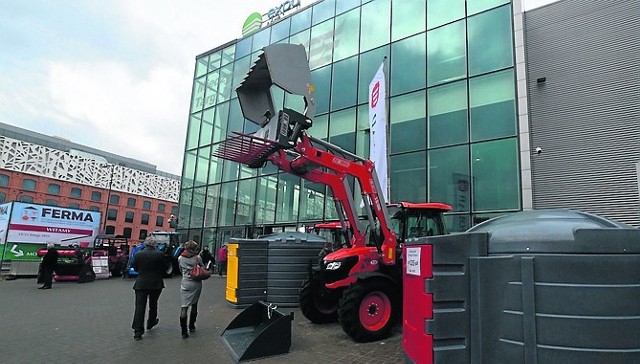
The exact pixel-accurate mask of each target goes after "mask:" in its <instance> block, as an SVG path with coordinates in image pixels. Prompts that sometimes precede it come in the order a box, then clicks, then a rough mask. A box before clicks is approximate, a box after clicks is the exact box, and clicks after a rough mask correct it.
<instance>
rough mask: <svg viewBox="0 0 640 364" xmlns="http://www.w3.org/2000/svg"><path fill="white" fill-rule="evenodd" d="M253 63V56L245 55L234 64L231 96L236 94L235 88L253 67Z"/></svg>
mask: <svg viewBox="0 0 640 364" xmlns="http://www.w3.org/2000/svg"><path fill="white" fill-rule="evenodd" d="M260 53H262V52H260ZM251 64H252V62H251V58H250V57H244V58H242V59H239V60H237V61H236V63H235V64H234V65H233V85H232V86H231V87H232V90H231V94H232V96H231V97H235V96H236V91H235V90H236V88H237V87H238V86H240V83H242V80H244V77H245V76H246V75H247V72H249V67H251Z"/></svg>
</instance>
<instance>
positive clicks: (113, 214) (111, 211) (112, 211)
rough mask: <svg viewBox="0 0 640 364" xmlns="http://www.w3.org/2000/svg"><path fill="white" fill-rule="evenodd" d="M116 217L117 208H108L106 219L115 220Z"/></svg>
mask: <svg viewBox="0 0 640 364" xmlns="http://www.w3.org/2000/svg"><path fill="white" fill-rule="evenodd" d="M117 219H118V210H116V209H109V211H108V212H107V220H113V221H115V220H117Z"/></svg>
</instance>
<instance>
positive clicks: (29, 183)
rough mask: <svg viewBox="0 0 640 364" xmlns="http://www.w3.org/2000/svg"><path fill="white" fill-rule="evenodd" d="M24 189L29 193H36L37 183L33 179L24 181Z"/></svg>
mask: <svg viewBox="0 0 640 364" xmlns="http://www.w3.org/2000/svg"><path fill="white" fill-rule="evenodd" d="M22 189H23V190H28V191H35V189H36V181H34V180H32V179H28V178H27V179H24V180H22Z"/></svg>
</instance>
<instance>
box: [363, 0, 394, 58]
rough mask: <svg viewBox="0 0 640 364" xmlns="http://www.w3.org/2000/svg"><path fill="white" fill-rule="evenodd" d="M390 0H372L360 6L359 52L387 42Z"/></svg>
mask: <svg viewBox="0 0 640 364" xmlns="http://www.w3.org/2000/svg"><path fill="white" fill-rule="evenodd" d="M390 21H391V1H374V2H370V3H368V4H366V5H363V6H362V21H361V23H360V24H361V31H360V52H361V53H362V52H366V51H368V50H370V49H373V48H376V47H379V46H381V45H383V44H387V43H389V33H390V31H389V28H390Z"/></svg>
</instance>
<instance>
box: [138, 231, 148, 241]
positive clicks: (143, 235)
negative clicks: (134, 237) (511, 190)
mask: <svg viewBox="0 0 640 364" xmlns="http://www.w3.org/2000/svg"><path fill="white" fill-rule="evenodd" d="M146 238H147V230H145V229H140V235H138V239H140V240H144V239H146Z"/></svg>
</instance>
